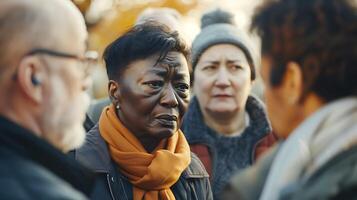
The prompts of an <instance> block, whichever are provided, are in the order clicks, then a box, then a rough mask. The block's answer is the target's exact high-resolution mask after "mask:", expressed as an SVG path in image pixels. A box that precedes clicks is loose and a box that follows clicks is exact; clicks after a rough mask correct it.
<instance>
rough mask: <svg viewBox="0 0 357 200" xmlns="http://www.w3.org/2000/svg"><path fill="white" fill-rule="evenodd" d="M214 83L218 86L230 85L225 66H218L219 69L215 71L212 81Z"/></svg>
mask: <svg viewBox="0 0 357 200" xmlns="http://www.w3.org/2000/svg"><path fill="white" fill-rule="evenodd" d="M214 84H215V86H217V87H220V88H226V87H229V86H230V84H231V82H230V76H229V72H227V69H226V67H220V69H219V71H218V72H217V76H216V81H215V82H214Z"/></svg>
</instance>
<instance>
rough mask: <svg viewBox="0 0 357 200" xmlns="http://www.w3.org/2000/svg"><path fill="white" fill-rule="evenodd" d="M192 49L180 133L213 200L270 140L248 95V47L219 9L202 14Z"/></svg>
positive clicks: (260, 109)
mask: <svg viewBox="0 0 357 200" xmlns="http://www.w3.org/2000/svg"><path fill="white" fill-rule="evenodd" d="M201 28H202V30H201V32H200V33H199V35H197V37H196V38H195V39H194V41H193V44H192V67H193V77H194V79H193V93H194V97H193V99H192V100H191V103H190V106H189V109H188V112H187V113H186V115H185V118H184V122H183V126H182V130H183V132H184V133H185V135H186V137H187V140H188V142H189V144H190V146H191V149H192V151H193V152H194V153H196V154H197V155H198V157H199V158H200V159H201V160H202V162H203V164H204V165H205V167H206V169H207V171H208V172H209V174H210V175H211V185H212V191H213V195H214V198H215V199H218V196H219V193H220V192H221V190H222V189H223V187H224V185H225V184H227V183H228V181H229V180H230V177H231V176H232V174H233V173H234V172H236V171H237V170H240V169H243V168H245V167H247V166H250V165H251V164H252V163H253V162H254V161H255V160H256V158H257V156H258V155H260V153H262V152H263V151H264V150H266V149H267V148H268V147H269V146H270V145H272V144H273V143H274V141H275V139H274V136H273V135H272V134H271V127H270V124H269V121H268V119H267V116H266V113H265V110H264V106H263V104H262V102H261V101H259V100H258V99H257V98H255V97H253V96H250V95H249V94H250V91H251V87H252V84H253V81H254V80H255V77H256V72H255V67H256V66H255V65H256V63H255V60H254V59H253V58H254V56H253V53H252V48H251V43H250V41H249V39H248V37H247V36H246V35H245V34H244V32H242V31H240V30H239V29H238V28H237V27H236V26H235V25H234V21H233V15H232V14H231V13H229V12H226V11H223V10H221V9H215V10H212V11H209V12H207V13H205V14H204V15H203V16H202V18H201Z"/></svg>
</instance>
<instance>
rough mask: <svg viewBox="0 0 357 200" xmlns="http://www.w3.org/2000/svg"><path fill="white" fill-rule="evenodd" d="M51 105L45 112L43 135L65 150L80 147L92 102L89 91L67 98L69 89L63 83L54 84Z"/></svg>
mask: <svg viewBox="0 0 357 200" xmlns="http://www.w3.org/2000/svg"><path fill="white" fill-rule="evenodd" d="M54 85H56V88H54V89H53V90H52V91H53V95H52V96H51V97H50V99H49V106H48V107H47V109H46V112H45V113H44V114H43V120H42V121H43V122H44V123H43V127H44V130H43V137H44V139H45V140H47V141H48V142H50V143H51V144H52V145H54V146H55V147H57V148H58V149H60V150H61V151H63V152H68V151H70V150H73V149H75V148H78V147H80V146H81V145H82V144H83V142H84V140H85V135H86V132H85V129H84V127H83V122H84V120H85V113H86V111H87V109H88V107H89V104H90V98H89V96H88V94H87V93H85V92H81V94H78V95H77V98H76V99H73V100H71V99H68V98H65V97H66V94H68V91H67V90H66V89H64V85H63V84H61V83H60V84H54Z"/></svg>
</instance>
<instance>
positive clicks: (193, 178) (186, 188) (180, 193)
mask: <svg viewBox="0 0 357 200" xmlns="http://www.w3.org/2000/svg"><path fill="white" fill-rule="evenodd" d="M75 158H76V159H77V160H79V161H81V162H82V163H83V164H85V165H86V166H87V167H89V168H90V169H92V170H94V171H95V172H96V173H97V175H98V183H97V185H96V187H95V189H94V192H93V196H92V198H91V199H101V200H106V199H108V200H109V199H113V200H130V199H133V187H132V184H131V183H130V182H129V181H128V179H127V178H126V177H125V176H124V175H123V174H121V173H120V171H119V170H118V167H117V165H116V164H115V162H114V161H113V160H112V159H111V157H110V154H109V151H108V146H107V144H106V142H105V141H104V139H103V138H102V137H101V135H100V133H99V126H98V124H97V125H96V126H94V127H93V129H92V130H91V131H90V132H88V133H87V138H86V142H85V144H84V145H83V146H82V147H81V148H80V149H78V150H76V151H75ZM171 190H172V191H173V193H174V195H175V197H176V199H177V200H185V199H187V200H189V199H190V200H205V199H212V192H211V187H210V184H209V176H208V174H207V172H206V170H205V169H204V167H203V165H202V163H201V162H200V161H199V159H198V158H197V157H196V156H194V155H192V159H191V164H190V165H189V167H188V168H187V169H186V170H185V171H184V172H183V173H182V175H181V177H180V179H179V180H178V182H177V183H176V184H175V185H173V186H172V187H171Z"/></svg>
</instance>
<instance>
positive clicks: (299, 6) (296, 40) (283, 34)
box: [251, 0, 357, 102]
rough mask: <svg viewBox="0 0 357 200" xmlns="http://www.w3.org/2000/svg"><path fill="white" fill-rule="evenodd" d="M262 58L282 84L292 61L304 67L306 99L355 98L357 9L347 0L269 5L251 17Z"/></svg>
mask: <svg viewBox="0 0 357 200" xmlns="http://www.w3.org/2000/svg"><path fill="white" fill-rule="evenodd" d="M251 30H252V31H257V33H258V35H260V36H261V38H262V54H263V56H264V55H265V56H269V57H271V58H272V60H273V67H272V70H271V74H270V80H271V81H270V82H271V84H272V85H273V86H277V85H279V84H280V83H281V80H282V77H283V75H284V73H285V70H286V64H287V63H288V62H290V61H294V62H296V63H298V64H299V65H300V67H301V70H302V73H303V78H304V88H303V93H304V95H306V94H307V93H309V92H314V93H316V94H317V95H318V96H320V97H321V98H323V99H324V100H325V101H327V102H328V101H332V100H334V99H338V98H342V97H346V96H353V95H357V9H356V5H355V4H353V2H352V1H348V0H269V1H267V2H265V3H264V4H263V5H262V6H261V7H260V8H258V10H257V11H256V13H255V16H254V17H253V21H252V25H251Z"/></svg>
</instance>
